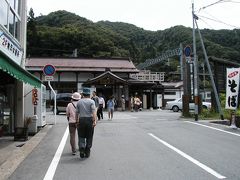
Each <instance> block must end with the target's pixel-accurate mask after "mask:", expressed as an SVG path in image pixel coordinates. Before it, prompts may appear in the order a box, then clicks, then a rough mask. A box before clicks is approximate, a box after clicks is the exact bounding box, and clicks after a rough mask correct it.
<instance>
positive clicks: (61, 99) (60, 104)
mask: <svg viewBox="0 0 240 180" xmlns="http://www.w3.org/2000/svg"><path fill="white" fill-rule="evenodd" d="M71 97H72V93H59V94H57V96H56V105H57V106H56V114H59V113H60V112H66V107H67V105H68V103H69V102H71ZM50 107H51V109H52V111H53V112H54V99H52V100H51V104H50Z"/></svg>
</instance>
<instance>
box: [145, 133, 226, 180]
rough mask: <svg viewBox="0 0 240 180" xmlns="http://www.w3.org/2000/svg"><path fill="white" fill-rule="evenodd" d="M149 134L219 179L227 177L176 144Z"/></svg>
mask: <svg viewBox="0 0 240 180" xmlns="http://www.w3.org/2000/svg"><path fill="white" fill-rule="evenodd" d="M148 135H150V136H151V137H153V138H154V139H156V140H157V141H159V142H160V143H162V144H163V145H165V146H167V147H168V148H170V149H172V150H173V151H175V152H176V153H178V154H180V155H181V156H183V157H184V158H186V159H188V160H189V161H191V162H192V163H194V164H196V165H197V166H199V167H200V168H202V169H204V170H205V171H207V172H208V173H210V174H212V175H213V176H215V177H217V178H218V179H225V178H226V177H225V176H223V175H221V174H219V173H217V172H216V171H214V170H213V169H211V168H209V167H208V166H206V165H204V164H202V163H201V162H199V161H198V160H196V159H194V158H192V157H191V156H189V155H187V154H186V153H184V152H182V151H181V150H179V149H177V148H175V147H174V146H172V145H170V144H168V143H167V142H165V141H163V140H161V139H159V138H158V137H157V136H155V135H153V134H152V133H148Z"/></svg>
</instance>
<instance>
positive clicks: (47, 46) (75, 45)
mask: <svg viewBox="0 0 240 180" xmlns="http://www.w3.org/2000/svg"><path fill="white" fill-rule="evenodd" d="M201 32H202V36H203V38H204V42H205V46H206V49H207V53H208V56H215V57H218V58H224V59H229V60H231V61H238V62H240V30H239V29H234V30H210V29H203V30H201ZM196 35H197V54H198V56H199V58H200V59H201V58H202V57H203V55H202V49H201V45H200V41H199V38H198V34H197V31H196ZM180 43H182V44H183V47H184V46H186V45H192V29H191V28H186V27H184V26H175V27H171V28H169V29H165V30H162V31H147V30H144V29H142V28H139V27H136V26H135V25H132V24H127V23H123V22H109V21H100V22H97V23H93V22H92V21H90V20H87V19H86V18H83V17H80V16H78V15H76V14H73V13H70V12H67V11H56V12H52V13H50V14H48V15H47V16H39V17H36V18H35V17H34V12H33V10H32V9H31V10H30V13H29V18H28V29H27V56H31V57H69V56H72V54H73V51H74V50H75V49H77V56H78V57H129V58H131V60H132V61H133V62H134V63H135V64H138V63H140V62H144V61H145V60H146V59H148V58H155V57H157V56H159V55H160V54H161V53H163V52H166V51H167V50H172V49H175V48H178V47H179V45H180ZM175 59H178V57H176V58H175Z"/></svg>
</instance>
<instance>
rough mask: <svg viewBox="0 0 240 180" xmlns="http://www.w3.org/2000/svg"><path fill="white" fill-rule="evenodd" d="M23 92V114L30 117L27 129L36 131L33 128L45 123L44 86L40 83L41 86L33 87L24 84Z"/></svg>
mask: <svg viewBox="0 0 240 180" xmlns="http://www.w3.org/2000/svg"><path fill="white" fill-rule="evenodd" d="M24 92H25V93H24V115H25V117H31V118H32V125H31V126H32V127H31V128H30V129H29V130H30V131H36V130H34V129H36V128H41V127H43V126H45V125H46V86H44V85H43V84H41V88H34V87H33V86H31V85H28V84H25V88H24ZM34 123H35V124H34ZM35 126H36V127H35ZM31 129H33V130H31ZM33 133H34V132H33Z"/></svg>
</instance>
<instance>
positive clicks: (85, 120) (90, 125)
mask: <svg viewBox="0 0 240 180" xmlns="http://www.w3.org/2000/svg"><path fill="white" fill-rule="evenodd" d="M82 94H83V97H82V99H80V100H79V101H78V103H77V107H76V121H77V123H78V139H79V151H80V157H81V158H84V157H87V158H88V157H89V156H90V150H91V147H92V141H93V134H94V127H95V126H96V107H95V102H94V101H93V100H92V99H90V94H91V92H90V89H89V88H83V92H82Z"/></svg>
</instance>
